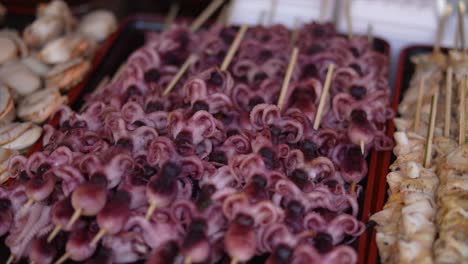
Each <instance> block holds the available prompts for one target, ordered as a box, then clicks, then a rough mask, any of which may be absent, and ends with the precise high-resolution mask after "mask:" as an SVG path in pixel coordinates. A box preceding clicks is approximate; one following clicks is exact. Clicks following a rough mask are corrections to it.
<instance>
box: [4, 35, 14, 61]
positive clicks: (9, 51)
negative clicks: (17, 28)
mask: <svg viewBox="0 0 468 264" xmlns="http://www.w3.org/2000/svg"><path fill="white" fill-rule="evenodd" d="M17 54H18V48H17V47H16V44H15V42H14V41H13V40H12V39H10V38H9V37H7V36H0V63H4V62H6V61H8V60H11V59H14V58H16V56H17Z"/></svg>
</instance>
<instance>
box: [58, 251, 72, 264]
mask: <svg viewBox="0 0 468 264" xmlns="http://www.w3.org/2000/svg"><path fill="white" fill-rule="evenodd" d="M69 257H70V253H68V252H65V254H63V255H62V256H61V257H60V258H59V259H58V260H57V261H56V262H55V264H62V263H64V262H65V261H67V259H68V258H69Z"/></svg>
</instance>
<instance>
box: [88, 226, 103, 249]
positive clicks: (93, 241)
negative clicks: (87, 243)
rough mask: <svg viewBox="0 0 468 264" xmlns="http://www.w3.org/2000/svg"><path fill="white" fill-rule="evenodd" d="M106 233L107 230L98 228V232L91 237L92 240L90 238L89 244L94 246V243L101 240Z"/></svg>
mask: <svg viewBox="0 0 468 264" xmlns="http://www.w3.org/2000/svg"><path fill="white" fill-rule="evenodd" d="M106 233H107V230H105V229H100V230H99V232H98V233H97V234H96V235H95V236H94V237H93V240H91V246H92V247H94V246H96V244H97V243H98V242H99V240H101V238H102V237H103V236H105V235H106Z"/></svg>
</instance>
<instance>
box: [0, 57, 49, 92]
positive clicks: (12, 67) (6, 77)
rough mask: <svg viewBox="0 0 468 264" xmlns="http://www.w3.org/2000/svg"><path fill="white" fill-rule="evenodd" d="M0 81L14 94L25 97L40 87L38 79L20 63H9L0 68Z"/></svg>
mask: <svg viewBox="0 0 468 264" xmlns="http://www.w3.org/2000/svg"><path fill="white" fill-rule="evenodd" d="M0 79H1V80H2V82H3V83H5V84H6V85H7V86H8V87H10V88H11V89H12V90H13V92H14V93H16V94H18V95H21V96H25V95H27V94H30V93H32V92H34V91H36V90H37V89H39V88H40V87H41V79H40V77H39V76H38V75H37V74H35V73H34V72H32V71H31V70H30V69H29V68H28V67H27V66H26V65H24V64H22V63H21V62H20V61H11V62H8V63H6V64H4V65H3V66H2V67H1V68H0Z"/></svg>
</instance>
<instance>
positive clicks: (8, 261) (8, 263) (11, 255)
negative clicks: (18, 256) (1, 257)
mask: <svg viewBox="0 0 468 264" xmlns="http://www.w3.org/2000/svg"><path fill="white" fill-rule="evenodd" d="M14 261H15V255H13V254H10V256H9V257H8V260H7V262H5V263H6V264H12V263H13V262H14Z"/></svg>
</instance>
